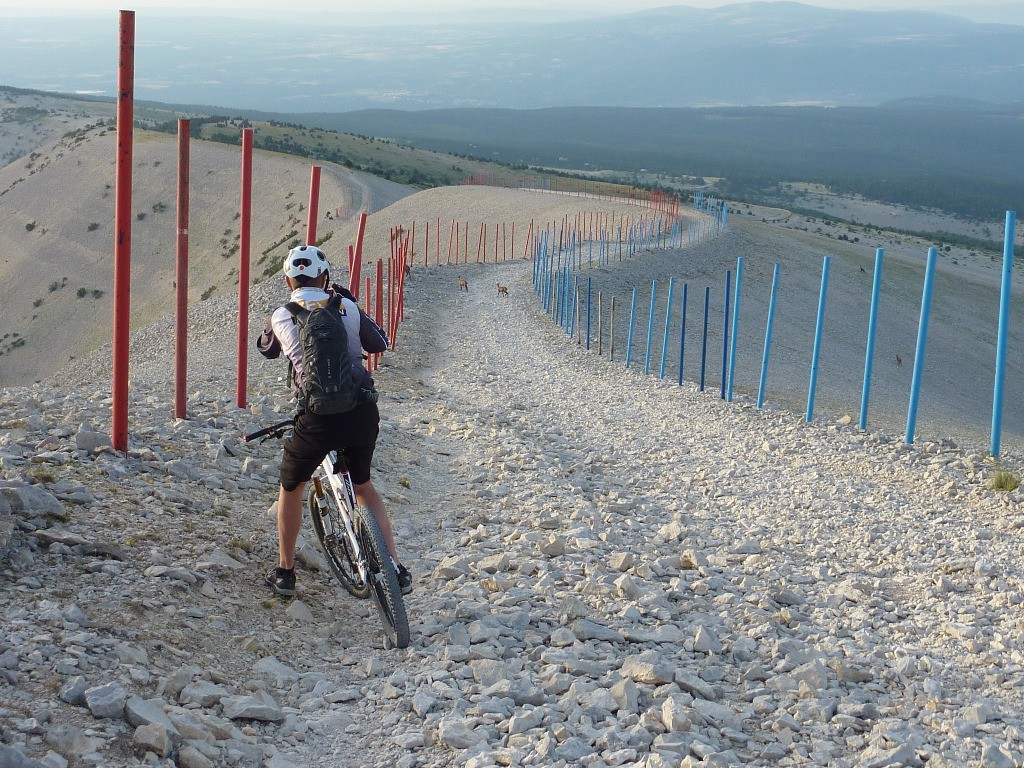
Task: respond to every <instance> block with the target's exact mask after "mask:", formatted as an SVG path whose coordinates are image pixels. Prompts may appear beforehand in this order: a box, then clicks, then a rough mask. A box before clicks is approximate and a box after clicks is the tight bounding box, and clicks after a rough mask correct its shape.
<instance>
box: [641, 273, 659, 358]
mask: <svg viewBox="0 0 1024 768" xmlns="http://www.w3.org/2000/svg"><path fill="white" fill-rule="evenodd" d="M657 289H658V281H657V280H651V312H650V317H648V319H647V353H646V355H645V356H644V376H646V375H647V374H649V373H650V372H651V337H652V336H653V335H654V301H655V299H656V298H657Z"/></svg>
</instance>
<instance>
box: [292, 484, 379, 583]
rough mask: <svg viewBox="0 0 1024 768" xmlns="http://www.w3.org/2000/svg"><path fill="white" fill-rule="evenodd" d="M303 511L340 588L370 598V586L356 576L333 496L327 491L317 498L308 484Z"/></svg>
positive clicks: (346, 537)
mask: <svg viewBox="0 0 1024 768" xmlns="http://www.w3.org/2000/svg"><path fill="white" fill-rule="evenodd" d="M321 503H322V505H323V506H321ZM306 507H307V509H309V516H310V518H311V519H312V522H313V530H314V531H315V532H316V537H317V539H318V540H319V541H320V548H321V549H322V550H323V553H324V554H325V555H326V556H327V562H328V564H329V565H330V566H331V571H333V572H334V575H335V577H336V578H337V579H338V581H340V582H341V586H343V587H344V588H345V589H346V590H347V591H348V592H349V594H351V595H353V596H354V597H361V598H366V597H369V596H370V585H369V583H368V582H367V581H366V580H365V579H363V577H362V576H360V575H359V568H358V567H357V565H356V558H355V553H354V552H353V551H352V543H351V542H350V541H349V538H348V532H347V531H346V530H345V523H344V521H343V520H342V519H341V510H340V509H338V502H337V500H336V499H335V498H334V495H333V494H331V493H328V492H327V491H323V492H322V493H320V494H317V483H310V484H309V488H308V489H307V491H306Z"/></svg>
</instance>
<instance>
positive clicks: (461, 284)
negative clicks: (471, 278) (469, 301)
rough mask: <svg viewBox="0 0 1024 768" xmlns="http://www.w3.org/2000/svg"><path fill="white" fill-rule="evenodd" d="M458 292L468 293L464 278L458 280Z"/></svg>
mask: <svg viewBox="0 0 1024 768" xmlns="http://www.w3.org/2000/svg"><path fill="white" fill-rule="evenodd" d="M459 290H460V291H468V290H469V283H467V282H466V278H464V277H460V278H459Z"/></svg>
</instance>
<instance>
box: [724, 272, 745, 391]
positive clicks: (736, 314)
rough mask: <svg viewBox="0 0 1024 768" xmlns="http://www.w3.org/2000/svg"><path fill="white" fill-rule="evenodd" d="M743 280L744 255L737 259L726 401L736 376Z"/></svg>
mask: <svg viewBox="0 0 1024 768" xmlns="http://www.w3.org/2000/svg"><path fill="white" fill-rule="evenodd" d="M742 280H743V257H742V256H740V257H738V258H737V259H736V303H735V304H734V305H733V308H732V342H731V343H730V344H729V388H728V389H727V390H726V393H725V399H726V402H729V403H731V402H732V384H733V380H734V379H735V378H736V337H737V336H738V335H739V325H740V283H741V281H742Z"/></svg>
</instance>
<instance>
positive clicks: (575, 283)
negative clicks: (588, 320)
mask: <svg viewBox="0 0 1024 768" xmlns="http://www.w3.org/2000/svg"><path fill="white" fill-rule="evenodd" d="M579 304H580V276H579V275H573V278H572V311H571V312H570V317H571V318H572V320H571V321H570V323H569V338H570V339H571V338H572V337H573V336H575V335H576V312H577V310H578V309H579Z"/></svg>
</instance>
